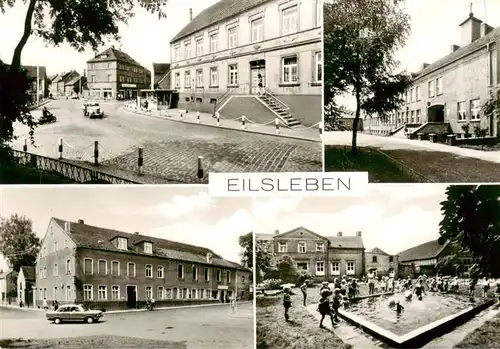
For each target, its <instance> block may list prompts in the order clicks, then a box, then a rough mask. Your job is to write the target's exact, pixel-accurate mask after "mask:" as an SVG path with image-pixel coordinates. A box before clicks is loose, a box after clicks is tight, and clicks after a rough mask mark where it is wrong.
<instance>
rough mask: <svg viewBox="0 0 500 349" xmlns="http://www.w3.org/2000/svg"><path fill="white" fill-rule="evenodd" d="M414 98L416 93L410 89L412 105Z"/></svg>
mask: <svg viewBox="0 0 500 349" xmlns="http://www.w3.org/2000/svg"><path fill="white" fill-rule="evenodd" d="M416 96H417V94H416V92H415V89H414V88H412V89H411V102H412V103H413V102H415V98H416Z"/></svg>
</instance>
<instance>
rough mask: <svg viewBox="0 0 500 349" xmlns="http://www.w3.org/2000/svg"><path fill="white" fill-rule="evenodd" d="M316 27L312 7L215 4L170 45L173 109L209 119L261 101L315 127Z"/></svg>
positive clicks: (272, 0) (265, 0) (319, 69)
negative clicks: (176, 95) (175, 99)
mask: <svg viewBox="0 0 500 349" xmlns="http://www.w3.org/2000/svg"><path fill="white" fill-rule="evenodd" d="M321 27H322V3H321V1H320V0H305V1H298V0H288V1H278V0H247V1H239V0H221V1H219V2H217V3H216V4H214V5H213V6H211V7H209V8H207V9H205V10H204V11H202V12H201V13H200V14H199V15H198V16H197V17H196V18H194V19H192V20H191V22H190V23H188V24H187V25H186V26H185V27H184V28H183V29H182V30H181V31H180V32H179V33H178V34H177V35H176V36H175V37H174V38H173V39H172V41H171V43H170V49H171V50H170V51H171V62H172V67H171V70H172V74H171V76H172V89H175V90H178V91H179V106H180V107H185V108H187V109H191V110H199V111H204V112H210V113H211V112H213V110H214V104H215V105H217V108H219V109H221V110H223V106H224V104H227V103H230V101H231V98H232V97H235V98H236V97H238V96H246V97H249V96H250V97H251V96H254V97H256V98H258V97H259V93H266V95H269V96H272V98H273V100H274V101H278V102H277V103H282V106H283V107H287V108H289V110H290V114H291V115H293V117H294V118H296V119H297V120H299V121H300V122H301V123H303V124H314V123H316V122H319V121H321V115H322V111H321V87H322V81H323V58H322V53H321V52H322V45H321V37H322V30H321ZM259 84H261V85H262V87H259ZM247 100H248V101H250V99H247ZM259 101H260V102H261V103H262V104H264V105H266V106H268V104H266V99H265V98H260V99H259ZM237 103H239V104H241V103H243V102H242V101H241V100H239V101H238V102H237ZM243 108H244V106H243ZM242 112H243V110H242ZM249 112H251V111H248V110H245V113H249ZM221 114H223V112H221ZM249 117H250V118H251V117H252V116H251V115H250V116H249Z"/></svg>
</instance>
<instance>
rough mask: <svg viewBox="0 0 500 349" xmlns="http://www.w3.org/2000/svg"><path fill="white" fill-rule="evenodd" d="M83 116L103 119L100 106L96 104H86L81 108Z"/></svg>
mask: <svg viewBox="0 0 500 349" xmlns="http://www.w3.org/2000/svg"><path fill="white" fill-rule="evenodd" d="M82 110H83V115H85V116H88V117H89V118H90V119H92V118H103V117H104V111H103V110H102V109H101V106H100V105H99V103H97V102H86V103H84V104H83V106H82Z"/></svg>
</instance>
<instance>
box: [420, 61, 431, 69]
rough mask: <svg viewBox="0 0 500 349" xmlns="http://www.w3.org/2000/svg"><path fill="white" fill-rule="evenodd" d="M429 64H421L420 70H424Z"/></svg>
mask: <svg viewBox="0 0 500 349" xmlns="http://www.w3.org/2000/svg"><path fill="white" fill-rule="evenodd" d="M429 65H430V64H429V63H422V69H421V70H424V69H425V68H427V67H428V66H429Z"/></svg>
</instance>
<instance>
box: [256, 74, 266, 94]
mask: <svg viewBox="0 0 500 349" xmlns="http://www.w3.org/2000/svg"><path fill="white" fill-rule="evenodd" d="M257 78H258V79H259V84H258V86H259V92H258V93H259V96H261V95H262V88H263V87H264V84H263V83H262V75H261V74H259V75H257Z"/></svg>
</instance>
